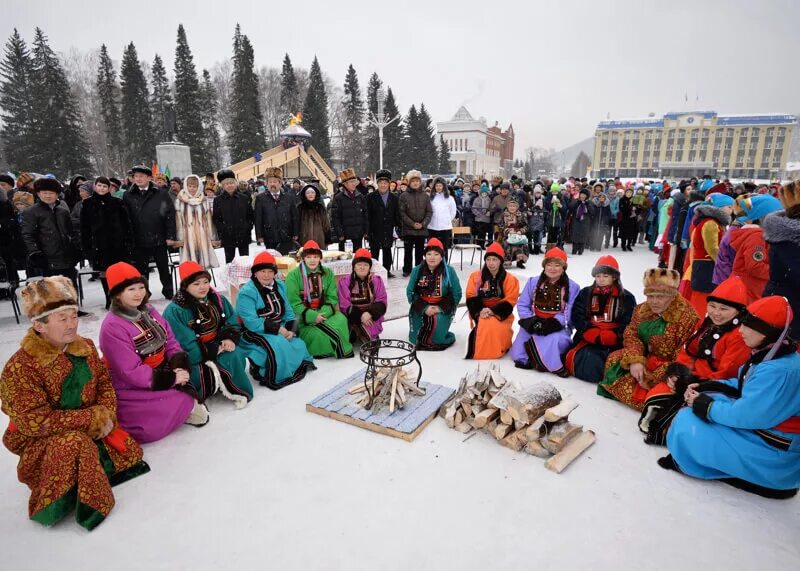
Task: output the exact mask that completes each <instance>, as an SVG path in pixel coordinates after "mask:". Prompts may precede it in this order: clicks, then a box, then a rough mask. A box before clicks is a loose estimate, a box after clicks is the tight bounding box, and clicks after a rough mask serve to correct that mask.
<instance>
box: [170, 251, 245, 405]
mask: <svg viewBox="0 0 800 571" xmlns="http://www.w3.org/2000/svg"><path fill="white" fill-rule="evenodd" d="M178 272H179V274H180V277H181V283H180V290H179V291H178V294H177V295H176V296H175V299H173V300H172V303H170V304H169V305H168V306H167V309H165V310H164V319H166V320H167V322H169V325H170V327H171V328H172V332H173V334H174V335H175V339H177V341H178V343H180V344H181V348H183V350H184V351H186V353H187V355H188V356H189V382H191V383H192V386H194V388H195V390H196V391H197V401H198V402H201V403H202V402H205V401H206V399H208V398H209V397H210V396H211V395H213V394H215V393H216V392H220V393H222V394H223V395H224V396H225V397H227V398H229V399H230V400H232V401H233V403H234V405H235V406H236V408H237V409H238V408H244V407H245V405H247V403H248V402H250V400H251V399H252V398H253V385H252V384H251V383H250V379H249V378H248V377H247V372H246V370H245V363H246V361H247V359H246V358H245V354H244V352H243V351H242V350H241V349H239V347H237V344H238V343H239V338H240V334H241V332H240V326H239V321H238V319H237V318H236V312H235V311H234V310H233V307H232V306H231V303H230V302H229V301H228V300H227V299H226V298H225V296H222V295H220V294H218V293H217V292H215V291H214V290H213V289H211V285H210V283H209V282H210V280H211V274H209V273H208V271H207V270H206V269H205V268H204V267H203V266H201V265H200V264H198V263H197V262H192V261H188V262H183V263H182V264H181V265H180V267H179V268H178Z"/></svg>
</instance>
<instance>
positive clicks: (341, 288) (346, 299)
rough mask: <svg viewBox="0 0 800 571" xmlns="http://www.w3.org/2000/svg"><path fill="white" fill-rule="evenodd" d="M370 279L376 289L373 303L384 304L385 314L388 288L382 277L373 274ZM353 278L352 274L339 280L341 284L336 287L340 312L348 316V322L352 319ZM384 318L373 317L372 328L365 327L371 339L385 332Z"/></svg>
mask: <svg viewBox="0 0 800 571" xmlns="http://www.w3.org/2000/svg"><path fill="white" fill-rule="evenodd" d="M370 277H371V279H372V284H373V286H374V288H375V298H374V299H373V300H372V303H382V304H383V307H384V314H385V312H386V309H385V308H386V307H387V299H388V298H387V296H386V286H384V284H383V280H382V279H381V277H380V276H377V275H375V274H371V275H370ZM351 278H352V274H349V275H346V276H344V277H342V278H341V279H340V280H339V283H338V284H337V285H336V287H337V289H338V292H339V310H340V311H341V312H342V313H344V314H345V315H347V316H348V320H349V317H350V309H351V307H353V303H352V300H351V294H350V285H351V281H350V280H351ZM383 317H384V315H383V314H382V315H381V316H380V317H378V318H377V319H375V317H374V315H373V319H372V325H371V326H370V327H364V330H365V331H366V332H367V334H368V335H369V338H370V339H377V338H378V336H379V335H380V334H381V333H382V332H383Z"/></svg>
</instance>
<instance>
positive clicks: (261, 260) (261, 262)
mask: <svg viewBox="0 0 800 571" xmlns="http://www.w3.org/2000/svg"><path fill="white" fill-rule="evenodd" d="M261 270H272V271H273V272H275V273H276V274H277V273H278V264H277V263H276V262H275V256H273V255H272V254H270V253H269V252H261V253H260V254H259V255H258V256H256V259H255V260H253V265H252V266H251V267H250V273H251V274H255V273H256V272H260V271H261Z"/></svg>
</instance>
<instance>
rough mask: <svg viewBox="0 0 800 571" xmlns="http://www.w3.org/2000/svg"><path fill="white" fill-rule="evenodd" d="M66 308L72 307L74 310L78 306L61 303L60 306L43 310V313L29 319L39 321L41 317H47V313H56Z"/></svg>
mask: <svg viewBox="0 0 800 571" xmlns="http://www.w3.org/2000/svg"><path fill="white" fill-rule="evenodd" d="M68 309H74V310H75V311H78V309H79V308H78V306H77V305H62V306H61V307H56V308H55V309H51V310H50V311H45V312H43V313H40V314H39V315H37V316H36V317H31V318H30V320H31V321H39V320H41V319H42V318H44V317H47V316H48V315H53V314H54V313H58V312H60V311H66V310H68Z"/></svg>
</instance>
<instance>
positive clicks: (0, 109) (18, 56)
mask: <svg viewBox="0 0 800 571" xmlns="http://www.w3.org/2000/svg"><path fill="white" fill-rule="evenodd" d="M31 67H32V63H31V55H30V52H29V51H28V46H27V45H26V43H25V40H24V39H22V36H20V35H19V32H18V31H17V29H16V28H14V32H13V33H12V34H11V37H10V38H9V39H8V42H6V46H5V54H4V57H3V61H2V62H0V118H2V131H0V133H2V138H3V143H4V148H5V154H6V160H7V161H8V164H9V166H10V167H11V169H13V170H27V169H29V168H30V166H29V164H28V160H29V156H30V154H31V147H30V140H29V138H28V136H29V134H30V132H31V128H32V124H31V121H32V117H31V112H32V111H31V101H30V95H31V89H30V80H31Z"/></svg>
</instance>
